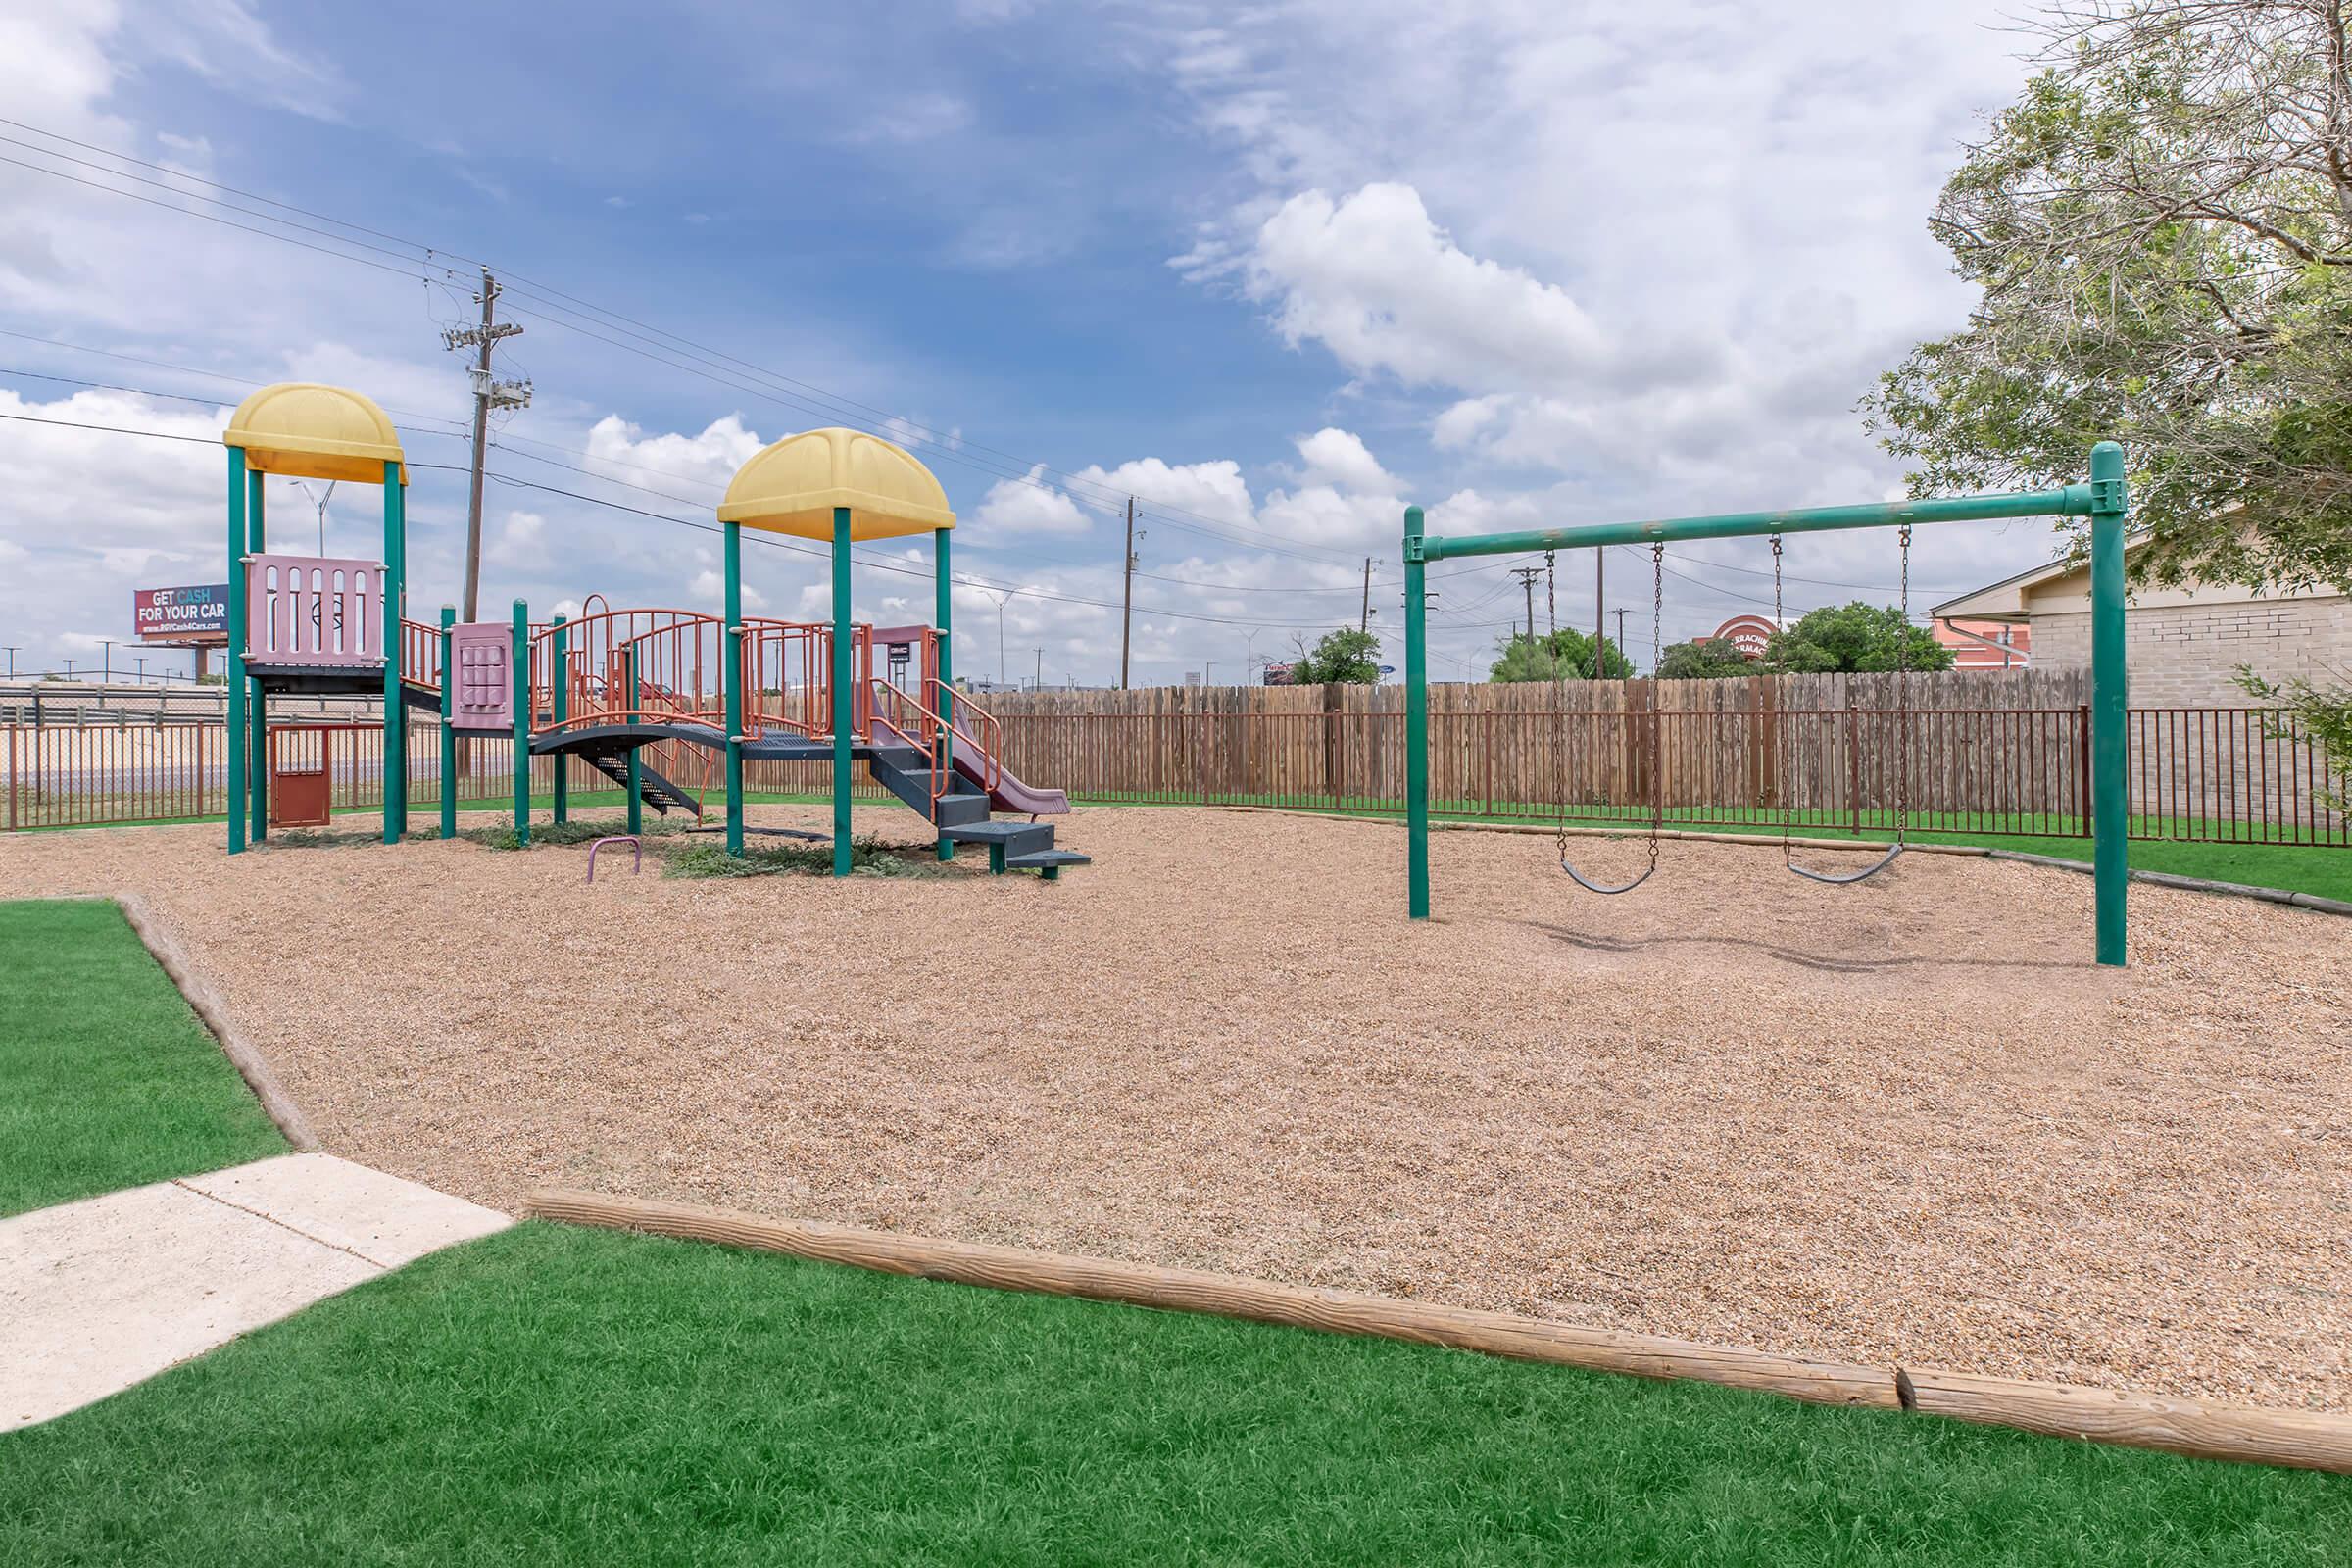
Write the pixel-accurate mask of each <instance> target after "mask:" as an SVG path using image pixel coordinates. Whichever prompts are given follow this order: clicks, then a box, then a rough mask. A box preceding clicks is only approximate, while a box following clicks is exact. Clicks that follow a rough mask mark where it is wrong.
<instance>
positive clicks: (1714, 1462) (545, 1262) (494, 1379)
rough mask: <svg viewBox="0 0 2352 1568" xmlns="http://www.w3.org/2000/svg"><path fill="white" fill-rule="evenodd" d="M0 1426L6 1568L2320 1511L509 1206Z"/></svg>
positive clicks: (2285, 1546) (2276, 1474) (1468, 1538)
mask: <svg viewBox="0 0 2352 1568" xmlns="http://www.w3.org/2000/svg"><path fill="white" fill-rule="evenodd" d="M761 1092H765V1091H764V1089H762V1091H761ZM5 1443H6V1452H7V1462H6V1463H5V1464H0V1561H8V1562H15V1563H21V1564H26V1565H32V1564H53V1563H54V1564H64V1563H121V1562H136V1563H140V1564H150V1565H156V1568H172V1565H176V1564H203V1565H206V1568H212V1565H218V1564H223V1563H234V1564H237V1565H238V1568H275V1565H278V1564H296V1563H301V1564H314V1563H397V1564H404V1565H410V1568H430V1565H434V1564H458V1563H519V1562H547V1563H695V1564H703V1565H709V1568H732V1565H736V1564H771V1563H779V1562H790V1563H807V1564H811V1565H828V1568H829V1565H846V1564H861V1563H876V1564H908V1563H973V1564H1010V1563H1051V1562H1072V1561H1084V1562H1089V1563H1106V1564H1123V1563H1138V1564H1141V1563H1151V1564H1194V1563H1286V1564H1287V1563H1298V1564H1342V1563H1348V1564H1352V1563H1478V1564H1504V1563H1576V1564H1593V1565H1604V1564H1631V1563H1674V1564H1689V1565H1692V1568H1731V1565H1735V1564H1736V1565H1740V1568H1798V1565H1803V1568H1819V1565H1823V1564H1837V1565H1839V1568H1874V1565H1884V1568H1894V1565H1903V1568H1944V1565H1959V1564H1969V1565H1972V1568H1973V1565H1982V1564H2002V1565H2005V1568H2036V1565H2041V1564H2052V1565H2055V1564H2066V1565H2068V1568H2125V1565H2129V1568H2189V1565H2197V1568H2206V1565H2212V1564H2218V1563H2262V1564H2264V1565H2266V1568H2318V1565H2320V1564H2324V1563H2330V1562H2338V1561H2340V1560H2341V1551H2340V1547H2341V1544H2342V1543H2343V1542H2344V1541H2345V1540H2347V1539H2352V1488H2347V1487H2345V1485H2344V1484H2343V1481H2342V1479H2341V1478H2340V1477H2336V1476H2328V1475H2320V1474H2316V1473H2313V1472H2309V1471H2295V1470H2283V1469H2275V1468H2271V1467H2268V1466H2263V1465H2252V1464H2216V1463H2211V1462H2204V1461H2198V1460H2191V1459H2181V1458H2176V1457H2174V1456H2173V1455H2170V1454H2163V1453H2149V1452H2144V1451H2134V1450H2131V1449H2128V1448H2110V1447H2102V1446H2097V1445H2094V1444H2087V1443H2078V1442H2071V1441H2065V1440H2061V1439H2054V1438H2041V1437H2034V1436H2030V1435H2028V1434H2025V1433H2019V1432H2003V1431H1998V1430H1993V1429H1989V1428H1985V1427H1976V1426H1970V1425H1967V1424H1965V1423H1962V1422H1958V1421H1948V1420H1940V1419H1931V1418H1927V1417H1922V1416H1911V1415H1904V1414H1902V1413H1900V1412H1893V1411H1875V1410H1841V1409H1835V1408H1828V1407H1824V1406H1820V1405H1812V1404H1801V1403H1798V1402H1797V1401H1795V1400H1793V1399H1785V1398H1780V1397H1774V1396H1771V1395H1762V1394H1747V1393H1741V1392H1738V1391H1735V1390H1731V1389H1721V1388H1713V1387H1709V1386H1707V1385H1704V1384H1698V1383H1689V1382H1684V1383H1666V1382H1648V1381H1644V1380H1642V1379H1637V1378H1627V1377H1610V1376H1606V1375H1604V1374H1600V1373H1588V1372H1577V1371H1573V1370H1570V1369H1568V1368H1564V1367H1553V1366H1539V1365H1533V1364H1530V1363H1526V1362H1518V1361H1506V1360H1502V1359H1499V1358H1496V1357H1491V1356H1482V1355H1471V1354H1465V1353H1462V1352H1459V1351H1452V1350H1440V1349H1432V1348H1426V1347H1422V1346H1415V1345H1405V1344H1400V1343H1397V1342H1396V1341H1391V1340H1372V1339H1354V1338H1347V1337H1342V1336H1337V1335H1323V1334H1311V1333H1306V1332H1303V1331H1299V1330H1293V1329H1278V1328H1268V1327H1264V1326H1261V1325H1258V1324H1252V1323H1241V1322H1236V1321H1233V1320H1231V1319H1227V1318H1216V1317H1207V1316H1201V1315H1197V1314H1193V1313H1185V1312H1152V1311H1145V1310H1142V1309H1139V1308H1135V1307H1125V1306H1114V1305H1107V1304H1104V1303H1102V1302H1095V1301H1081V1300H1072V1299H1066V1298H1057V1297H1050V1296H1032V1295H1020V1294H1015V1293H1012V1292H1006V1291H989V1290H976V1289H972V1288H970V1287H967V1286H961V1285H948V1284H940V1283H936V1282H933V1281H929V1280H917V1279H906V1278H901V1277H898V1276H894V1275H889V1274H880V1273H873V1272H868V1271H865V1270H861V1269H853V1268H841V1267H835V1266H830V1265H826V1264H821V1263H809V1262H804V1261H802V1260H800V1259H797V1258H789V1257H779V1256H775V1255H773V1254H769V1253H761V1252H756V1251H748V1250H737V1249H733V1248H724V1247H711V1246H704V1245H698V1244H694V1243H689V1242H675V1241H668V1240H665V1239H662V1238H658V1237H643V1236H625V1235H617V1234H614V1233H613V1232H609V1231H588V1230H574V1229H570V1228H567V1227H564V1226H557V1225H550V1224H547V1223H544V1222H532V1223H526V1224H523V1225H520V1226H517V1227H515V1229H512V1230H509V1231H506V1232H504V1233H502V1234H500V1235H497V1236H492V1237H489V1238H486V1239H484V1240H482V1241H479V1242H475V1243H471V1244H469V1245H467V1246H464V1247H458V1248H453V1249H450V1250H446V1251H442V1252H437V1253H435V1254H433V1255H431V1256H429V1257H425V1258H421V1259H419V1260H418V1261H417V1262H415V1263H412V1264H410V1265H409V1266H408V1267H406V1268H403V1269H398V1270H395V1271H394V1272H392V1273H390V1274H387V1275H385V1276H383V1277H382V1278H380V1279H375V1280H370V1281H368V1283H366V1284H364V1285H362V1286H360V1287H359V1288H358V1289H356V1290H352V1291H348V1292H346V1293H344V1294H342V1295H340V1296H336V1297H332V1298H329V1299H326V1300H324V1301H321V1302H319V1304H318V1305H316V1306H314V1307H311V1308H310V1309H308V1310H306V1311H304V1312H301V1313H299V1314H297V1315H296V1316H294V1317H292V1318H290V1319H288V1320H286V1321H284V1322H282V1323H276V1324H272V1325H270V1327H268V1328H264V1329H261V1330H259V1331H257V1332H255V1333H252V1334H248V1335H246V1336H244V1337H242V1338H240V1339H238V1340H237V1341H235V1342H234V1343H232V1344H230V1345H227V1346H223V1347H222V1348H220V1349H219V1350H216V1351H214V1352H213V1353H212V1354H210V1355H206V1356H203V1357H201V1358H199V1359H197V1360H195V1361H192V1362H188V1363H186V1364H184V1365H181V1366H178V1367H174V1368H172V1370H171V1371H169V1372H166V1373H164V1374H163V1375H162V1376H160V1377H157V1378H155V1379H152V1380H150V1381H149V1382H146V1383H143V1384H141V1385H139V1386H138V1387H136V1388H133V1389H129V1390H126V1391H124V1392H123V1393H122V1394H120V1395H118V1396H116V1397H113V1398H110V1399H107V1400H104V1401H102V1402H100V1403H98V1404H95V1405H92V1406H90V1407H89V1408H87V1409H83V1410H77V1411H74V1412H73V1413H72V1414H70V1415H67V1416H65V1417H63V1418H61V1419H59V1420H56V1421H51V1422H48V1423H45V1424H43V1425H41V1426H37V1427H33V1428H31V1429H29V1430H27V1431H24V1432H16V1433H11V1434H9V1435H8V1436H7V1438H6V1440H5Z"/></svg>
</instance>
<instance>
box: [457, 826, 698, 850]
mask: <svg viewBox="0 0 2352 1568" xmlns="http://www.w3.org/2000/svg"><path fill="white" fill-rule="evenodd" d="M684 831H685V824H684V823H682V822H648V823H646V824H645V826H644V827H642V828H640V829H638V830H637V836H638V837H639V838H641V839H653V838H662V837H664V836H669V835H674V834H678V833H682V832H684ZM620 836H622V834H621V830H620V827H619V825H618V824H617V823H613V822H533V823H532V824H531V842H530V843H529V844H527V845H526V844H524V843H522V842H521V841H520V840H519V839H517V838H516V837H515V825H514V824H513V823H512V822H510V823H508V824H507V825H506V826H504V827H468V828H460V829H459V830H458V837H460V838H462V839H464V840H465V841H466V843H468V844H479V845H480V846H482V848H484V849H486V850H520V849H536V848H538V847H539V846H540V845H542V844H558V845H561V844H592V843H594V842H595V841H596V840H598V839H609V838H616V837H620Z"/></svg>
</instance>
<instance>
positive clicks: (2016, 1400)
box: [524, 1189, 2352, 1475]
mask: <svg viewBox="0 0 2352 1568" xmlns="http://www.w3.org/2000/svg"><path fill="white" fill-rule="evenodd" d="M524 1213H525V1214H526V1215H529V1216H533V1217H536V1218H539V1219H549V1220H560V1221H563V1222H564V1223H566V1224H572V1225H589V1226H596V1227H600V1228H603V1229H607V1230H624V1231H636V1232H641V1233H644V1234H646V1235H652V1236H672V1237H678V1238H681V1239H683V1240H687V1241H698V1242H716V1243H720V1244H722V1245H724V1246H730V1247H745V1248H752V1249H755V1250H760V1251H769V1252H783V1253H787V1254H789V1255H791V1256H793V1257H804V1258H809V1259H811V1260H814V1261H816V1262H822V1263H842V1264H847V1265H849V1266H851V1267H854V1268H868V1269H876V1270H879V1271H881V1272H883V1273H888V1274H906V1275H911V1276H913V1277H915V1278H917V1279H927V1280H946V1281H950V1282H953V1283H955V1284H958V1285H979V1286H987V1287H990V1288H993V1289H996V1290H1007V1291H1029V1292H1034V1293H1037V1294H1040V1295H1047V1296H1074V1297H1080V1298H1083V1299H1088V1300H1095V1301H1116V1302H1120V1303H1122V1304H1125V1305H1129V1306H1147V1307H1157V1308H1161V1309H1164V1310H1171V1311H1183V1312H1207V1313H1213V1314H1215V1315H1217V1316H1221V1317H1234V1318H1244V1319H1247V1320H1249V1321H1250V1322H1256V1323H1271V1324H1277V1325H1280V1326H1282V1327H1286V1328H1299V1329H1314V1330H1318V1331H1321V1332H1323V1333H1327V1334H1357V1335H1367V1336H1371V1337H1375V1338H1380V1339H1394V1340H1406V1341H1410V1342H1411V1343H1413V1344H1416V1345H1434V1346H1443V1347H1446V1348H1451V1349H1460V1350H1476V1351H1479V1352H1481V1353H1483V1354H1487V1355H1499V1356H1506V1357H1509V1358H1511V1359H1514V1360H1522V1361H1542V1362H1547V1363H1550V1364H1552V1365H1557V1366H1572V1367H1579V1368H1582V1369H1584V1370H1587V1371H1595V1372H1620V1373H1626V1374H1629V1375H1631V1376H1634V1377H1644V1378H1656V1379H1666V1380H1672V1379H1677V1378H1692V1379H1696V1380H1698V1381H1700V1382H1705V1383H1714V1384H1720V1385H1722V1386H1723V1387H1726V1388H1734V1389H1746V1390H1749V1391H1752V1392H1758V1393H1765V1394H1779V1395H1784V1396H1786V1397H1789V1398H1792V1399H1802V1400H1804V1401H1806V1402H1807V1403H1811V1404H1836V1405H1845V1406H1851V1407H1860V1408H1867V1409H1876V1410H1909V1411H1914V1412H1917V1413H1919V1414H1923V1415H1939V1416H1948V1417H1951V1418H1952V1419H1954V1420H1960V1421H1970V1422H1975V1423H1977V1424H1979V1425H1985V1426H2004V1427H2014V1428H2017V1429H2018V1430H2020V1431H2025V1432H2035V1433H2040V1434H2043V1435H2045V1436H2049V1437H2060V1438H2079V1439H2083V1440H2086V1441H2090V1442H2096V1443H2113V1444H2121V1445H2126V1446H2131V1447H2138V1448H2161V1449H2164V1450H2166V1451H2168V1452H2171V1453H2180V1454H2186V1455H2188V1456H2190V1457H2192V1458H2200V1459H2233V1460H2242V1461H2246V1462H2250V1463H2256V1464H2275V1465H2285V1466H2289V1467H2292V1468H2295V1469H2303V1470H2325V1471H2329V1472H2332V1473H2335V1474H2338V1475H2352V1416H2348V1415H2339V1414H2334V1413H2331V1412H2327V1411H2318V1410H2264V1409H2251V1408H2245V1407H2241V1406H2234V1405H2217V1404H2208V1403H2205V1402H2203V1401H2201V1400H2197V1399H2188V1398H2179V1397H2173V1396H2170V1395H2162V1394H2128V1393H2111V1392H2108V1391H2105V1390H2100V1389H2085V1388H2076V1387H2073V1386H2070V1385H2067V1384H2059V1383H2035V1382H2030V1381H2027V1380H2024V1379H2019V1378H1994V1377H1981V1376H1978V1375H1976V1374H1974V1373H1967V1372H1943V1371H1935V1370H1928V1369H1909V1368H1902V1367H1893V1368H1888V1367H1870V1366H1855V1365H1849V1364H1845V1363H1840V1362H1834V1361H1808V1360H1801V1359H1798V1358H1796V1357H1792V1356H1781V1355H1770V1354H1766V1353H1765V1352H1763V1351H1760V1350H1742V1349H1734V1348H1727V1347H1721V1346H1712V1345H1699V1344H1695V1343H1693V1342H1691V1341H1688V1340H1673V1339H1665V1338H1662V1337H1659V1336H1656V1335H1649V1334H1633V1333H1627V1332H1624V1331H1622V1330H1616V1329H1594V1328H1582V1327H1579V1326H1577V1325H1574V1324H1569V1323H1553V1322H1549V1321H1546V1320H1544V1319H1542V1318H1529V1317H1520V1316H1517V1315H1515V1314H1512V1313H1508V1312H1489V1311H1479V1310H1475V1309H1472V1308H1469V1307H1457V1306H1440V1305H1435V1304H1432V1303H1429V1302H1423V1301H1398V1300H1392V1299H1388V1298H1385V1297H1378V1296H1359V1295H1354V1294H1350V1293H1347V1292H1341V1291H1321V1290H1309V1289H1305V1288H1302V1287H1299V1286H1294V1285H1278V1284H1275V1283H1273V1282H1272V1281H1268V1280H1253V1279H1248V1278H1245V1277H1242V1276H1240V1275H1231V1274H1212V1273H1208V1272H1205V1271H1203V1270H1200V1269H1180V1268H1159V1267H1154V1266H1153V1265H1151V1264H1148V1263H1126V1262H1119V1261H1116V1260H1113V1259H1109V1258H1092V1257H1077V1256H1072V1255H1070V1254H1068V1253H1062V1252H1042V1251H1031V1250H1027V1249H1025V1248H1017V1247H998V1246H991V1245H987V1244H984V1243H978V1242H956V1241H946V1240H941V1239H938V1238H933V1237H923V1236H907V1235H902V1234H900V1233H898V1232H895V1231H870V1230H860V1229H858V1228H855V1227H852V1226H846V1225H824V1224H817V1223H814V1222H811V1221H805V1220H782V1219H766V1218H762V1217H760V1216H759V1215H756V1214H746V1213H742V1212H740V1211H737V1210H733V1209H723V1208H711V1207H707V1206H705V1205H702V1204H699V1203H670V1202H662V1201H657V1200H652V1199H643V1198H612V1197H605V1196H602V1195H600V1194H595V1193H583V1192H575V1191H570V1190H566V1189H543V1190H541V1191H539V1192H536V1193H534V1194H532V1196H531V1199H530V1201H529V1202H528V1203H527V1204H526V1205H525V1208H524Z"/></svg>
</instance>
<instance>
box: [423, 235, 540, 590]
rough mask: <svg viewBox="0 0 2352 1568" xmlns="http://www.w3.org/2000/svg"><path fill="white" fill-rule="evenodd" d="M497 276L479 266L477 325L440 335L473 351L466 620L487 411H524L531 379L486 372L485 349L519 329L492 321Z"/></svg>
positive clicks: (478, 533) (478, 549)
mask: <svg viewBox="0 0 2352 1568" xmlns="http://www.w3.org/2000/svg"><path fill="white" fill-rule="evenodd" d="M498 295H499V287H498V279H497V278H495V277H492V276H491V275H490V269H488V268H487V267H485V268H483V269H482V289H481V292H480V293H479V294H477V295H475V296H474V297H475V298H476V299H478V300H480V301H481V304H482V324H481V325H479V326H467V327H460V328H457V329H456V330H453V331H446V332H443V333H442V334H441V343H442V346H443V347H445V348H448V349H450V350H453V351H454V350H457V349H468V348H469V349H473V350H475V351H476V352H475V355H474V361H473V489H472V492H471V494H470V496H469V498H468V499H467V502H466V616H465V618H466V620H467V621H468V622H471V621H472V620H474V619H476V618H477V615H476V612H477V610H478V609H479V600H480V596H481V586H482V450H483V448H485V447H486V446H488V445H489V442H490V411H491V410H492V409H526V408H529V407H530V404H531V383H530V382H528V381H499V380H494V379H493V378H492V377H491V374H490V351H491V349H493V348H495V347H496V346H497V344H498V340H499V339H500V338H503V337H515V336H518V335H519V334H520V333H521V331H522V327H521V324H520V323H518V322H515V321H501V320H499V319H498Z"/></svg>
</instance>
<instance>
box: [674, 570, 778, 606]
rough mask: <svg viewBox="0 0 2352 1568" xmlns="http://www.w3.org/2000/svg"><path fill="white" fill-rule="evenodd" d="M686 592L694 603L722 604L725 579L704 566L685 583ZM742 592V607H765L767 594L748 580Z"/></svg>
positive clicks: (725, 586)
mask: <svg viewBox="0 0 2352 1568" xmlns="http://www.w3.org/2000/svg"><path fill="white" fill-rule="evenodd" d="M686 592H687V594H688V595H689V596H690V598H691V600H692V602H693V603H694V604H698V605H723V604H724V603H725V602H726V597H727V580H726V578H724V577H723V576H721V575H719V573H718V572H716V571H714V570H712V569H711V568H710V567H708V566H706V567H705V568H703V569H702V570H701V571H698V572H696V573H695V574H694V578H693V580H692V581H690V582H688V583H687V584H686ZM742 592H743V608H744V609H746V610H748V611H760V610H765V609H766V608H767V595H765V594H763V593H761V592H760V590H759V589H757V588H755V587H753V586H752V585H751V584H750V583H749V582H746V583H744V584H742Z"/></svg>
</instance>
